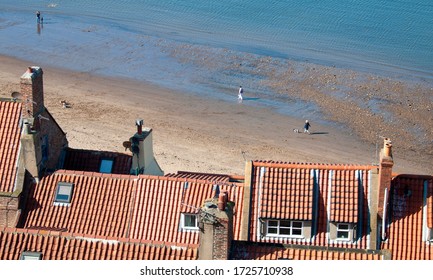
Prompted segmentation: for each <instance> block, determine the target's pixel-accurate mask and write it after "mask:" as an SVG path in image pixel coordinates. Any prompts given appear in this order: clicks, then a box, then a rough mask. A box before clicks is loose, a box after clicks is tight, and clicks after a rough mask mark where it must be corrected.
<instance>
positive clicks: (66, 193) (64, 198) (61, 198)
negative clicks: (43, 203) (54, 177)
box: [54, 182, 74, 206]
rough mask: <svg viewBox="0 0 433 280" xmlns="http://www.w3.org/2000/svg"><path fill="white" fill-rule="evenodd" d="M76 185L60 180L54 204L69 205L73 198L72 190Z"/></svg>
mask: <svg viewBox="0 0 433 280" xmlns="http://www.w3.org/2000/svg"><path fill="white" fill-rule="evenodd" d="M73 188H74V185H73V184H72V183H67V182H58V183H57V189H56V194H55V198H54V205H57V206H65V205H66V206H68V205H69V204H70V203H71V200H72V191H73Z"/></svg>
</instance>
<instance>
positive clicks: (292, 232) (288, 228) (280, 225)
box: [266, 220, 304, 238]
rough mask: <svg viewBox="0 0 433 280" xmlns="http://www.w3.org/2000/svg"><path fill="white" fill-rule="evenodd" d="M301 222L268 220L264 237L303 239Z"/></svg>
mask: <svg viewBox="0 0 433 280" xmlns="http://www.w3.org/2000/svg"><path fill="white" fill-rule="evenodd" d="M303 228H304V225H303V222H302V221H289V220H268V221H266V236H276V237H299V238H302V237H304V235H303Z"/></svg>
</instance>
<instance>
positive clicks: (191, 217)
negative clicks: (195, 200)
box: [180, 213, 199, 231]
mask: <svg viewBox="0 0 433 280" xmlns="http://www.w3.org/2000/svg"><path fill="white" fill-rule="evenodd" d="M180 219H181V221H180V225H181V229H182V230H186V231H198V230H199V228H198V216H197V215H196V214H187V213H182V215H181V218H180Z"/></svg>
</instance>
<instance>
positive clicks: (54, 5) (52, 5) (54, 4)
mask: <svg viewBox="0 0 433 280" xmlns="http://www.w3.org/2000/svg"><path fill="white" fill-rule="evenodd" d="M57 5H58V4H56V3H50V4H48V5H47V7H48V8H55V7H57Z"/></svg>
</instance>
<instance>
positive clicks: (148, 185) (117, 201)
mask: <svg viewBox="0 0 433 280" xmlns="http://www.w3.org/2000/svg"><path fill="white" fill-rule="evenodd" d="M58 182H70V183H73V184H74V189H73V196H72V201H71V203H70V205H69V206H55V205H54V203H53V201H54V195H55V191H56V187H57V183H58ZM212 189H213V184H211V183H209V182H207V181H200V180H191V179H179V178H167V177H157V176H145V175H140V176H129V175H128V176H127V175H114V174H102V173H88V172H78V171H65V170H60V171H57V172H55V173H53V174H52V175H50V176H47V177H45V178H43V179H42V180H41V181H40V182H39V183H38V184H37V185H36V187H34V188H32V189H31V190H30V194H29V199H28V204H27V210H26V211H27V212H26V215H24V217H25V221H24V222H23V223H22V224H23V226H24V228H29V229H31V228H37V229H48V230H57V231H67V232H72V233H78V234H90V235H95V236H110V237H116V238H132V239H139V240H142V239H144V240H153V241H164V242H176V243H187V244H198V236H199V234H198V232H182V231H180V230H179V222H180V216H181V212H187V213H192V212H195V211H196V209H197V208H199V207H201V205H202V203H203V201H204V200H205V199H208V198H210V197H211V196H212ZM221 190H228V191H229V194H230V199H231V200H234V201H235V202H236V209H241V207H242V201H243V200H242V199H243V197H242V195H243V188H240V187H236V186H235V185H222V186H221ZM240 223H241V215H237V216H236V217H235V226H234V227H235V237H237V236H239V235H240Z"/></svg>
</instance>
